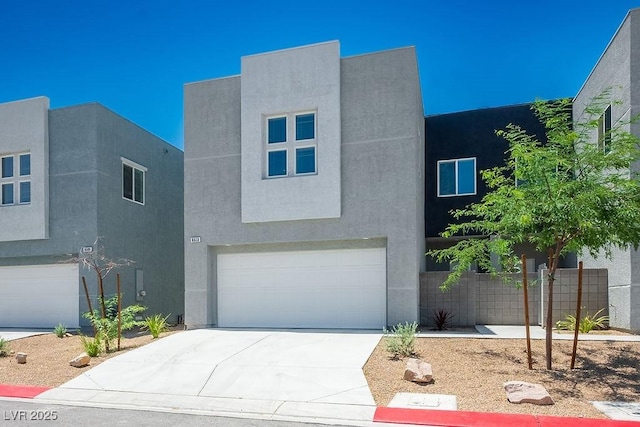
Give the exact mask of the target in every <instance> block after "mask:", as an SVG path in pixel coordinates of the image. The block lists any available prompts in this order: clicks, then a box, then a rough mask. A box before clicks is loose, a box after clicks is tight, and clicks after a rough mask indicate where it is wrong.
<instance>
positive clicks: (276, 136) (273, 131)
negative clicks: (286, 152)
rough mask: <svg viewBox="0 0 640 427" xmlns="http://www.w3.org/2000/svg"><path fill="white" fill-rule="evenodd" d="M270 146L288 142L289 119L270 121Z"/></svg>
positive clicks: (279, 118) (282, 118)
mask: <svg viewBox="0 0 640 427" xmlns="http://www.w3.org/2000/svg"><path fill="white" fill-rule="evenodd" d="M268 127H269V140H268V142H269V144H273V143H275V142H285V141H286V140H287V118H286V117H278V118H275V119H269V120H268Z"/></svg>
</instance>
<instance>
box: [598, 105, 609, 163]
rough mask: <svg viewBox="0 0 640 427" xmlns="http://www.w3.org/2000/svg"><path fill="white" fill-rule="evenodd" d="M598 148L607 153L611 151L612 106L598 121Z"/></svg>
mask: <svg viewBox="0 0 640 427" xmlns="http://www.w3.org/2000/svg"><path fill="white" fill-rule="evenodd" d="M598 147H599V148H600V149H601V150H603V151H604V152H605V153H608V152H609V151H610V150H611V105H609V106H607V108H606V109H605V110H604V112H603V113H602V115H601V116H600V118H599V119H598Z"/></svg>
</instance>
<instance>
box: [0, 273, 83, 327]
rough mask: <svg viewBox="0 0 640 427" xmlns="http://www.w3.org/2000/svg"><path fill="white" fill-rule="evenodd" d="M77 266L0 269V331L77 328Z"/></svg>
mask: <svg viewBox="0 0 640 427" xmlns="http://www.w3.org/2000/svg"><path fill="white" fill-rule="evenodd" d="M78 291H79V286H78V265H77V264H54V265H32V266H12V267H0V327H11V328H53V327H54V326H56V325H57V324H58V323H63V324H65V325H66V326H67V327H69V328H77V327H78V326H79V294H78Z"/></svg>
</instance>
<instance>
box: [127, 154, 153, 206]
mask: <svg viewBox="0 0 640 427" xmlns="http://www.w3.org/2000/svg"><path fill="white" fill-rule="evenodd" d="M122 162H123V163H122V197H123V198H124V199H127V200H131V201H132V202H137V203H140V204H142V205H144V195H145V174H146V171H147V169H146V168H145V167H143V166H140V165H138V164H135V163H133V162H131V161H129V160H126V159H122Z"/></svg>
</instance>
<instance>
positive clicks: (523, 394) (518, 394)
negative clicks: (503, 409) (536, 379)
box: [504, 381, 553, 405]
mask: <svg viewBox="0 0 640 427" xmlns="http://www.w3.org/2000/svg"><path fill="white" fill-rule="evenodd" d="M504 389H505V391H506V392H507V399H508V400H509V402H511V403H532V404H534V405H553V399H551V396H550V395H549V393H548V392H547V390H546V389H545V388H544V387H543V386H542V385H540V384H532V383H526V382H523V381H509V382H506V383H504Z"/></svg>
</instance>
